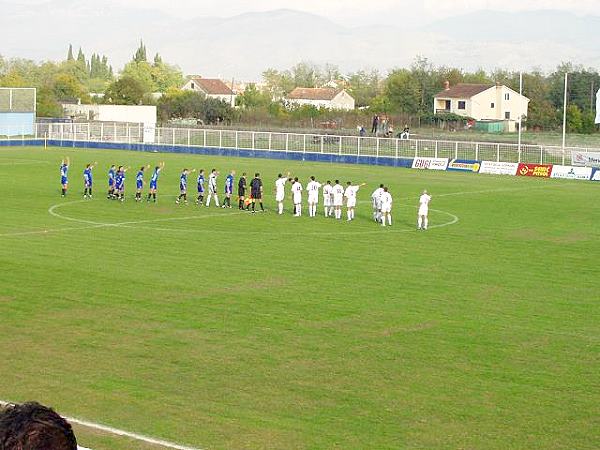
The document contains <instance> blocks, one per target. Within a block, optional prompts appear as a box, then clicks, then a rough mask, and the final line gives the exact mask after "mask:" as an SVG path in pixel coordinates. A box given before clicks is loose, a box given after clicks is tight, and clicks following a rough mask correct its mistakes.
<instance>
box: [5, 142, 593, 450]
mask: <svg viewBox="0 0 600 450" xmlns="http://www.w3.org/2000/svg"><path fill="white" fill-rule="evenodd" d="M65 155H66V156H69V157H70V159H71V168H70V173H69V179H70V191H69V194H68V196H67V197H66V198H64V199H63V198H61V197H60V186H59V181H60V177H59V170H58V169H59V164H60V161H61V159H62V157H63V156H65ZM94 161H97V162H98V163H99V166H98V167H97V168H96V169H95V172H94V189H95V191H94V199H93V200H83V199H82V195H81V194H82V191H83V181H82V171H83V169H84V165H85V164H86V163H91V162H94ZM159 161H165V163H166V167H165V169H164V171H163V173H162V175H161V178H160V180H159V194H158V199H159V201H158V203H157V204H152V203H151V204H147V203H146V202H145V201H144V202H143V203H141V204H138V203H135V202H134V201H133V194H134V188H135V172H136V169H137V168H138V167H139V166H141V165H144V164H151V165H152V166H154V165H156V164H157V163H158V162H159ZM113 163H114V164H123V165H130V166H131V167H132V169H131V170H130V171H129V172H128V173H127V180H126V195H127V200H126V201H125V202H124V203H122V204H121V203H120V202H116V201H109V200H106V198H105V197H106V172H107V170H108V167H109V165H110V164H113ZM184 167H187V168H190V169H192V168H196V169H199V168H204V169H205V170H210V169H212V168H213V167H214V168H217V169H218V170H220V172H221V177H220V178H219V193H220V195H221V196H222V190H223V181H224V176H225V174H226V173H227V172H228V171H229V170H231V169H235V170H236V172H237V174H238V175H239V174H241V172H247V173H248V175H249V179H250V178H252V175H253V174H254V172H257V171H258V172H260V173H261V176H262V178H263V181H264V183H265V191H266V193H267V195H266V202H265V206H266V208H267V209H268V212H267V213H265V214H254V215H253V214H249V213H243V212H239V211H238V210H237V208H235V205H234V208H233V209H231V210H223V209H220V208H219V209H217V208H210V209H208V208H198V207H196V206H195V205H194V204H193V201H191V202H190V204H189V205H188V206H183V205H176V204H175V202H174V200H175V196H176V194H178V192H179V191H178V187H179V174H180V172H181V170H182V169H183V168H184ZM286 170H289V171H290V172H292V175H295V176H298V177H299V178H300V179H301V181H303V184H306V181H307V179H308V177H309V176H310V175H315V176H316V177H317V179H318V180H321V181H325V180H327V179H331V180H332V181H333V180H334V179H336V178H338V179H340V181H342V182H344V183H345V181H348V180H351V181H353V182H357V183H358V182H366V183H368V184H367V186H366V187H364V188H362V189H361V190H360V192H359V196H358V197H359V204H358V208H357V220H355V221H354V222H351V223H348V222H346V221H345V220H343V221H335V220H332V219H325V218H324V217H323V215H322V205H320V206H319V217H317V218H309V217H308V216H307V215H306V214H305V215H304V216H303V217H301V218H295V217H292V214H291V211H290V208H291V201H290V200H289V198H288V199H287V200H286V209H287V211H286V214H285V215H284V216H278V215H277V214H276V213H275V212H274V209H275V202H274V200H273V195H272V189H273V182H274V180H275V177H276V176H277V174H278V173H279V172H284V171H286ZM149 175H150V173H146V181H148V179H149ZM195 175H196V174H193V175H191V176H190V183H189V184H190V187H191V189H190V192H191V193H192V195H191V196H190V197H191V199H192V200H193V199H194V198H195V195H194V193H195ZM379 183H385V184H386V185H388V186H389V187H390V191H391V193H392V195H393V197H394V209H393V211H392V214H393V217H394V225H393V226H392V227H387V228H383V227H381V226H379V225H377V224H375V223H374V222H373V221H372V219H371V205H370V201H369V198H370V194H371V192H372V191H373V190H374V189H375V188H376V187H377V186H378V185H379ZM0 187H1V189H0V192H1V195H0V246H1V249H2V250H1V252H0V265H1V270H0V356H1V358H2V364H0V380H2V381H1V382H0V399H2V400H11V401H27V400H37V401H40V402H42V403H45V404H48V405H50V406H53V407H54V408H56V409H57V411H59V412H60V413H61V414H64V415H67V416H70V417H77V418H81V419H85V420H89V421H92V422H96V423H101V424H104V425H108V426H112V427H116V428H120V429H124V430H128V431H132V432H135V433H141V434H144V435H148V436H152V437H155V438H158V439H165V440H168V441H172V442H177V443H180V444H182V445H188V446H191V447H196V448H202V449H265V448H269V449H330V448H336V449H459V448H462V449H499V450H500V449H502V450H504V449H597V448H598V443H599V442H600V432H599V431H598V430H600V419H599V418H600V385H599V376H598V374H599V373H600V358H599V357H600V315H599V311H600V277H599V275H600V269H599V264H598V259H599V257H600V227H599V226H598V224H599V223H600V200H599V199H600V196H599V194H600V191H599V189H600V184H594V183H591V182H569V181H562V180H553V179H552V180H551V179H534V178H529V177H496V176H484V175H474V174H462V173H449V172H434V171H413V170H406V169H395V168H387V167H372V166H358V165H333V164H322V163H303V162H290V161H271V160H262V159H261V160H253V159H235V158H221V157H204V156H194V155H181V154H180V155H175V154H161V153H136V152H126V151H114V150H105V151H101V150H82V149H64V148H50V149H48V150H43V149H40V148H28V147H18V148H17V147H15V148H3V149H1V150H0ZM423 189H428V190H429V191H430V192H431V194H432V197H433V200H432V203H431V210H430V211H431V212H430V226H431V229H430V230H429V231H427V232H417V231H415V222H416V211H417V208H416V207H417V199H418V196H419V194H420V192H421V191H422V190H423ZM288 191H289V185H288ZM320 201H322V199H320ZM305 211H306V208H305ZM344 218H345V215H344ZM76 431H77V435H78V439H79V441H80V444H81V445H85V446H87V447H91V448H93V449H94V450H98V449H135V448H140V449H141V448H144V449H146V448H159V447H152V446H149V445H147V444H144V443H138V442H136V441H134V440H130V439H126V438H121V437H118V436H113V435H110V434H107V433H104V432H100V431H98V430H94V429H90V428H84V427H77V428H76Z"/></svg>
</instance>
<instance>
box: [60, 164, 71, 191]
mask: <svg viewBox="0 0 600 450" xmlns="http://www.w3.org/2000/svg"><path fill="white" fill-rule="evenodd" d="M70 164H71V162H70V160H69V157H68V156H65V157H64V158H63V160H62V162H61V163H60V185H61V188H62V194H61V197H64V196H65V195H67V189H69V165H70Z"/></svg>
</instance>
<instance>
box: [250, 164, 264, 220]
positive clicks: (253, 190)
mask: <svg viewBox="0 0 600 450" xmlns="http://www.w3.org/2000/svg"><path fill="white" fill-rule="evenodd" d="M262 194H263V182H262V180H261V179H260V173H258V172H257V173H255V174H254V178H253V179H252V181H251V182H250V198H251V199H252V212H253V213H255V212H256V209H255V207H256V201H257V200H258V202H259V203H260V210H261V211H262V212H265V208H264V206H263V201H262Z"/></svg>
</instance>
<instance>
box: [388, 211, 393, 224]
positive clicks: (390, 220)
mask: <svg viewBox="0 0 600 450" xmlns="http://www.w3.org/2000/svg"><path fill="white" fill-rule="evenodd" d="M388 224H389V225H390V226H391V225H392V215H391V214H388Z"/></svg>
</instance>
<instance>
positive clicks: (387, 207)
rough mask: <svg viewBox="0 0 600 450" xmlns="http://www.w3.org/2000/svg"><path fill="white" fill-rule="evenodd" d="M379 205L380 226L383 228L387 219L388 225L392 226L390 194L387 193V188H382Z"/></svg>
mask: <svg viewBox="0 0 600 450" xmlns="http://www.w3.org/2000/svg"><path fill="white" fill-rule="evenodd" d="M379 202H380V205H381V226H383V227H385V222H386V219H387V222H388V224H389V225H390V226H391V225H392V194H390V193H389V192H388V188H387V187H384V188H383V193H382V194H381V197H380V198H379Z"/></svg>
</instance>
